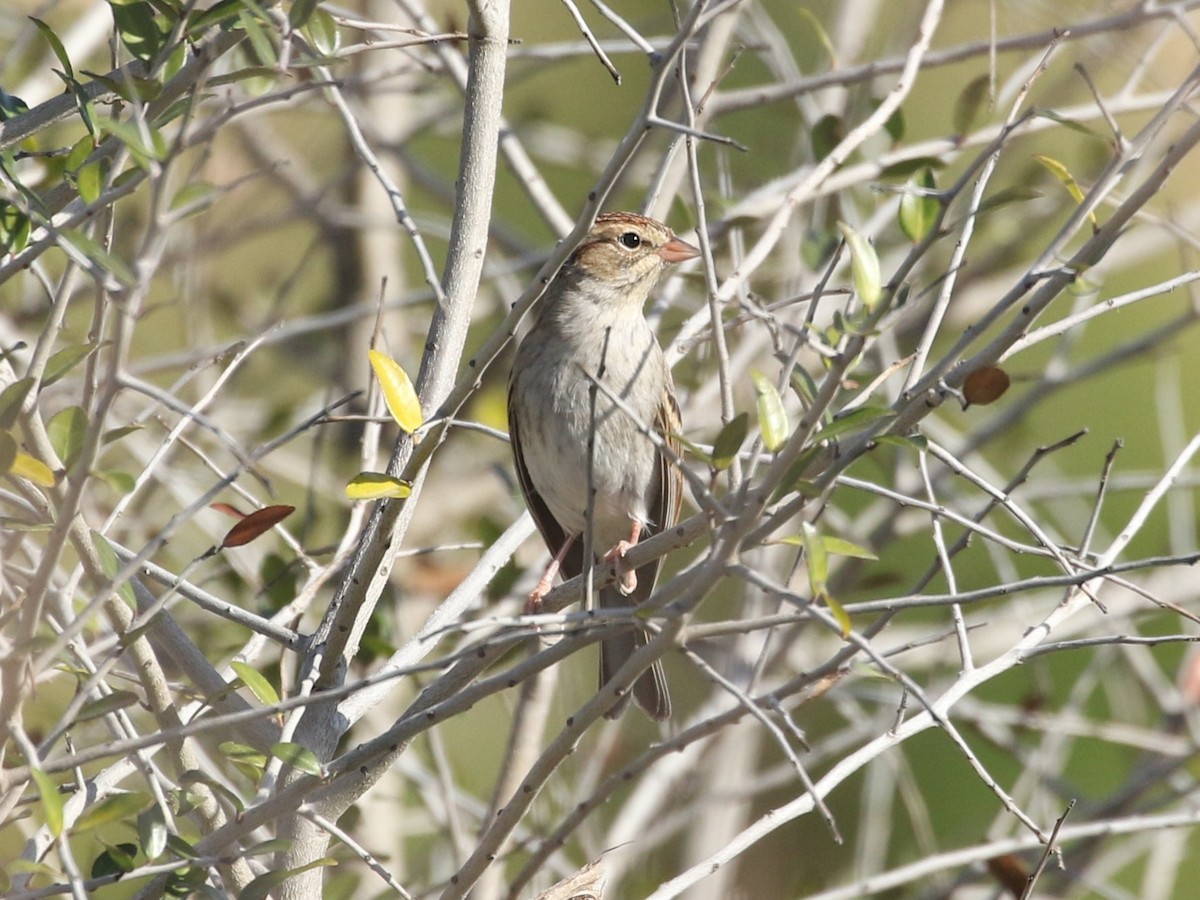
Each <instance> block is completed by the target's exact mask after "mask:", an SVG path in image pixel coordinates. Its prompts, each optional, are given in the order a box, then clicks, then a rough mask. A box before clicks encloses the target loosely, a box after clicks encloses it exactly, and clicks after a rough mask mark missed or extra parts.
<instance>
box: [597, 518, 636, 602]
mask: <svg viewBox="0 0 1200 900" xmlns="http://www.w3.org/2000/svg"><path fill="white" fill-rule="evenodd" d="M641 534H642V523H641V522H639V521H637V520H636V519H634V521H633V529H632V530H631V531H630V532H629V540H627V541H617V545H616V546H615V547H613V548H612V549H611V550H609V551H608V552H607V553H605V554H604V561H605V562H606V563H608V564H609V565H611V566H612V567H613V571H614V572H615V573H616V575H617V589H618V590H619V591H620V592H621V593H622V594H624V595H625V596H626V597H628V596H629V595H630V594H632V593H633V592H634V591H636V590H637V583H638V582H637V572H636V571H635V570H634V569H633V567H631V566H630V565H628V564H627V563H626V562H625V554H626V553H628V552H629V551H630V550H632V549H633V548H634V547H636V546H637V542H638V539H639V538H640V537H641Z"/></svg>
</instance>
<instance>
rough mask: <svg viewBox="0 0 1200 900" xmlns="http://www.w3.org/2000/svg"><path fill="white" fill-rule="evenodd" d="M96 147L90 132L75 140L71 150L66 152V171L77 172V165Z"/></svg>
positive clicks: (85, 159)
mask: <svg viewBox="0 0 1200 900" xmlns="http://www.w3.org/2000/svg"><path fill="white" fill-rule="evenodd" d="M95 149H96V140H95V138H93V137H92V136H91V135H90V134H85V135H84V136H83V137H81V138H80V139H79V140H77V141H76V142H75V145H74V146H73V147H71V152H70V153H68V154H67V161H66V162H65V163H64V165H65V166H66V169H67V171H68V172H77V171H78V170H79V167H80V166H82V165H83V164H84V163H85V162H87V158H88V157H89V156H91V155H92V151H93V150H95Z"/></svg>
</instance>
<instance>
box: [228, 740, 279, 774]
mask: <svg viewBox="0 0 1200 900" xmlns="http://www.w3.org/2000/svg"><path fill="white" fill-rule="evenodd" d="M217 749H218V750H220V751H221V753H222V754H223V755H224V756H225V758H226V759H228V760H229V761H230V762H231V763H233V764H234V765H235V766H237V767H238V769H240V770H241V771H242V773H243V774H245V775H249V776H250V778H252V779H258V778H260V777H262V770H263V769H264V768H266V765H267V755H266V754H265V753H260V752H259V751H258V750H255V749H254V748H253V747H247V746H246V745H245V744H239V743H237V741H222V742H221V743H220V744H218V745H217Z"/></svg>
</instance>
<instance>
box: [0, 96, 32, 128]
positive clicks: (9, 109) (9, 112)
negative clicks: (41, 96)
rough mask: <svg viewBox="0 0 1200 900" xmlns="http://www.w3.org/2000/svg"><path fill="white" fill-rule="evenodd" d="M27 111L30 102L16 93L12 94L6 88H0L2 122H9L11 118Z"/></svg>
mask: <svg viewBox="0 0 1200 900" xmlns="http://www.w3.org/2000/svg"><path fill="white" fill-rule="evenodd" d="M27 112H29V104H28V103H26V102H25V101H24V100H22V99H21V98H20V97H18V96H17V95H16V94H10V93H8V92H7V91H6V90H4V88H0V122H7V121H8V120H9V119H13V118H16V117H17V116H21V115H24V114H25V113H27Z"/></svg>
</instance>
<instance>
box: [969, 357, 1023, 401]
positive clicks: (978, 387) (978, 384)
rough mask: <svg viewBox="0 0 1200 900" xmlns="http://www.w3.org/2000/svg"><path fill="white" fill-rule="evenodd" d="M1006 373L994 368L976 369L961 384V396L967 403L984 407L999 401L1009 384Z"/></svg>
mask: <svg viewBox="0 0 1200 900" xmlns="http://www.w3.org/2000/svg"><path fill="white" fill-rule="evenodd" d="M1010 383H1011V382H1010V380H1009V377H1008V373H1007V372H1005V371H1004V370H1003V369H998V368H996V367H995V366H984V367H983V368H981V369H976V370H975V371H974V372H972V373H971V374H970V375H968V376H967V378H966V381H964V382H963V396H964V397H966V398H967V402H968V403H974V404H976V405H978V406H986V405H987V404H989V403H994V402H995V401H997V400H999V399H1000V398H1001V397H1002V396H1003V395H1004V392H1005V391H1007V390H1008V386H1009V384H1010Z"/></svg>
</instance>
